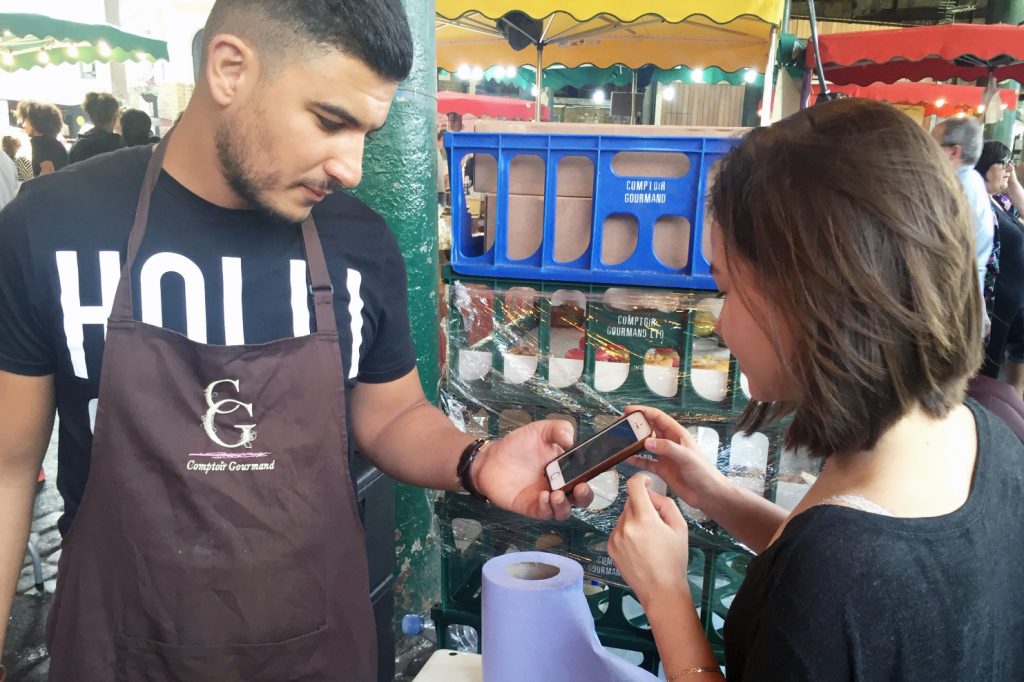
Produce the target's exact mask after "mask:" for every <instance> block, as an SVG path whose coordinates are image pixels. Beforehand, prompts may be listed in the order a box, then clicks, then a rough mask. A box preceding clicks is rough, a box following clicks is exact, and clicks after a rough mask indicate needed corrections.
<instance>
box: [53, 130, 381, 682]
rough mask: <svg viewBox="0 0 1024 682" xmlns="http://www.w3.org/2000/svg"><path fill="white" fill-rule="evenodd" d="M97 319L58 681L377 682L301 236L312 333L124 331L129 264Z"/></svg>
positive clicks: (335, 405)
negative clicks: (93, 411)
mask: <svg viewBox="0 0 1024 682" xmlns="http://www.w3.org/2000/svg"><path fill="white" fill-rule="evenodd" d="M166 144H167V140H166V138H165V140H164V141H163V142H162V143H161V144H160V145H159V146H158V147H157V148H156V150H155V151H154V153H153V158H152V160H151V161H150V163H149V167H148V169H147V171H146V177H145V181H144V183H143V187H142V192H141V194H140V196H139V204H138V209H137V212H136V216H135V225H134V226H133V227H132V232H131V236H130V237H129V240H128V256H127V262H126V263H125V266H124V270H123V271H122V273H121V281H120V284H119V285H118V289H117V296H116V298H115V300H114V307H113V314H112V315H111V317H110V320H109V323H108V326H107V337H106V348H105V350H104V355H103V368H102V374H101V379H100V392H99V402H98V413H97V417H96V430H95V436H94V438H93V446H92V465H91V470H90V473H89V480H88V483H87V485H86V489H85V496H84V499H83V501H82V506H81V508H80V509H79V511H78V515H77V517H76V518H75V521H74V523H73V524H72V527H71V530H70V531H69V533H68V535H67V537H65V539H64V544H63V552H62V555H61V558H60V570H59V580H58V587H57V593H56V595H55V596H54V600H53V606H52V608H51V611H50V619H49V623H48V632H47V639H48V644H49V649H50V679H51V680H54V681H57V682H72V681H73V682H110V681H112V680H114V681H116V682H148V681H153V682H158V681H159V682H164V681H167V680H181V681H182V682H205V681H209V682H234V681H238V682H261V681H264V680H266V681H268V682H269V681H273V682H282V681H284V680H331V681H334V680H346V681H348V680H352V681H354V682H371V681H372V680H375V679H376V672H375V670H376V642H375V635H374V627H373V613H372V610H371V607H370V601H369V594H368V590H367V585H368V577H367V569H366V557H365V552H364V550H363V546H364V545H363V529H362V526H361V524H360V521H359V516H358V511H357V508H356V500H355V499H354V493H353V486H352V483H351V481H350V478H349V472H348V457H347V452H348V450H347V447H348V446H347V436H346V433H347V432H346V428H347V426H346V422H345V383H344V376H343V370H342V366H341V352H340V349H339V343H338V332H337V324H336V322H335V316H334V306H333V289H332V287H331V283H330V276H329V274H328V271H327V264H326V262H325V260H324V254H323V249H322V247H321V244H320V240H319V238H318V237H317V234H316V227H315V225H314V223H313V220H312V218H308V219H307V220H306V221H305V222H304V223H303V224H302V240H303V245H304V248H305V253H306V259H307V261H308V263H309V270H310V279H311V282H312V287H311V289H312V292H313V299H314V307H315V311H316V328H317V331H316V332H315V333H314V334H312V335H310V336H305V337H299V338H288V339H283V340H280V341H274V342H271V343H265V344H261V345H252V346H209V345H204V344H201V343H195V342H193V341H191V340H189V339H187V338H185V337H184V336H182V335H180V334H178V333H175V332H173V331H170V330H166V329H160V328H157V327H153V326H149V325H146V324H142V323H140V322H136V321H135V319H134V316H133V309H132V288H131V283H130V282H131V277H130V273H131V271H132V264H133V263H134V261H135V258H136V256H137V254H138V252H139V246H140V244H141V243H142V239H143V236H144V234H145V231H146V224H147V222H148V216H149V201H150V197H151V195H152V193H153V189H154V188H155V186H156V183H157V179H158V178H159V175H160V171H161V166H162V163H163V157H164V152H165V150H166Z"/></svg>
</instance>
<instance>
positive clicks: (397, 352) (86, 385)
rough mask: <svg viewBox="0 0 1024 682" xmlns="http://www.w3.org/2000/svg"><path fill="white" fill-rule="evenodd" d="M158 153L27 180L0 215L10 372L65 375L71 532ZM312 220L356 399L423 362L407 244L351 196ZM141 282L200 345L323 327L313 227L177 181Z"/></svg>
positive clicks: (154, 211) (138, 310)
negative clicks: (228, 204) (109, 334)
mask: <svg viewBox="0 0 1024 682" xmlns="http://www.w3.org/2000/svg"><path fill="white" fill-rule="evenodd" d="M150 154H151V151H150V148H149V147H132V148H129V149H124V150H121V151H117V152H112V153H110V154H104V155H102V156H97V157H95V158H92V159H89V160H88V161H84V162H82V163H80V164H75V165H74V166H71V167H69V168H68V169H67V170H65V171H64V172H61V173H56V174H53V175H47V176H44V177H42V178H39V179H37V180H35V181H33V182H30V183H28V184H26V185H25V186H24V188H23V189H22V191H21V193H19V195H18V196H17V197H16V198H15V200H14V201H12V202H11V203H10V204H8V206H7V207H6V208H5V209H4V210H3V212H0V245H3V248H2V249H0V370H4V371H7V372H12V373H15V374H22V375H32V376H44V375H47V374H54V375H55V382H56V390H57V411H58V414H59V416H60V440H59V446H58V456H59V467H58V476H57V486H58V489H59V490H60V492H61V494H62V495H63V497H64V503H65V514H64V517H63V518H62V519H61V522H60V524H59V527H60V529H61V531H62V532H66V531H67V529H68V527H69V526H70V523H71V521H72V519H73V517H74V514H75V512H76V511H77V509H78V505H79V503H80V502H81V499H82V494H83V491H84V489H85V482H86V478H87V476H88V473H89V458H90V452H91V444H92V428H93V427H94V424H93V422H94V420H95V415H96V398H97V396H98V394H99V378H100V361H101V359H102V355H103V340H104V332H105V323H106V319H107V318H108V317H109V314H110V307H111V306H112V304H113V299H114V290H115V288H116V286H117V282H118V278H119V271H120V268H121V265H122V264H123V263H124V259H125V247H126V242H127V239H128V233H129V232H130V230H131V226H132V221H133V218H134V214H135V206H136V201H137V200H138V194H139V190H140V188H141V185H142V176H143V174H144V172H145V169H146V163H147V161H148V160H149V158H150ZM313 217H314V219H315V220H316V224H317V230H318V233H319V235H320V240H321V242H322V244H323V248H324V252H325V254H326V257H327V264H328V269H329V270H330V274H331V280H332V282H333V284H334V291H335V293H334V296H335V299H334V300H335V311H336V316H337V323H338V332H339V336H340V342H341V355H342V357H341V358H340V360H341V362H342V365H343V369H344V371H345V376H346V378H347V379H346V389H348V390H351V389H352V388H353V387H354V386H355V385H356V383H357V381H358V382H368V383H383V382H387V381H392V380H394V379H398V378H400V377H403V376H405V375H406V374H408V373H409V372H410V371H412V369H413V368H414V367H415V364H416V355H415V351H414V349H413V346H412V340H411V338H410V335H409V318H408V313H407V309H406V298H407V288H406V277H405V264H404V261H403V260H402V255H401V253H400V252H399V249H398V245H397V243H396V242H395V239H394V236H393V235H392V234H391V232H390V230H389V229H388V226H387V225H386V224H385V222H384V221H383V219H382V218H381V217H380V216H379V215H377V214H376V213H374V212H373V211H372V210H371V209H369V208H368V207H367V206H366V205H364V204H363V203H362V202H360V201H359V200H357V199H356V198H354V197H352V196H351V195H349V194H345V193H343V192H336V193H335V194H334V195H332V196H331V197H329V198H328V199H326V200H324V201H323V202H322V203H321V204H320V205H319V206H317V207H316V209H314V211H313ZM132 284H133V291H134V295H133V301H134V303H135V316H136V318H137V319H141V320H142V321H144V322H147V323H149V324H153V325H157V326H162V327H165V328H167V329H172V330H175V331H178V332H180V333H182V334H187V335H188V336H189V337H190V338H192V339H193V340H197V341H205V342H206V343H210V344H228V345H239V344H242V343H246V344H258V343H265V342H268V341H273V340H276V339H281V338H288V337H292V336H299V335H304V334H307V333H309V331H310V330H311V329H312V330H315V328H316V322H315V317H314V316H313V312H312V301H311V297H310V296H309V295H308V284H307V270H306V264H305V259H304V256H303V250H302V240H301V237H300V232H299V227H298V226H297V225H291V224H287V223H284V222H281V221H279V220H275V219H272V218H269V217H267V216H265V215H263V214H261V213H258V212H256V211H240V210H229V209H225V208H220V207H218V206H215V205H213V204H210V203H208V202H206V201H204V200H203V199H201V198H199V197H198V196H196V195H194V194H192V193H191V192H189V191H188V190H187V189H186V188H185V187H183V186H182V185H181V184H179V183H178V182H176V181H175V180H174V179H173V178H172V177H171V176H170V175H168V174H167V173H163V174H162V175H161V177H160V181H159V183H158V184H157V187H156V190H155V191H154V194H153V198H152V208H151V212H150V222H149V227H148V230H147V232H146V238H145V240H144V241H143V244H142V248H141V251H140V253H139V257H138V259H137V260H136V263H135V267H134V270H133V273H132ZM353 338H356V339H358V342H357V343H355V344H353V341H352V340H353ZM139 390H156V389H154V388H152V387H150V388H147V387H140V388H139ZM351 447H352V444H351V438H350V443H349V454H351ZM339 454H340V455H341V456H344V453H339Z"/></svg>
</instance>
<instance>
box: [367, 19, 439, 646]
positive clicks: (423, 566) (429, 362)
mask: <svg viewBox="0 0 1024 682" xmlns="http://www.w3.org/2000/svg"><path fill="white" fill-rule="evenodd" d="M402 4H403V5H404V6H405V11H406V14H407V15H408V17H409V25H410V27H411V28H412V32H413V42H414V44H415V62H414V64H413V71H412V73H411V74H410V75H409V78H408V79H407V80H406V81H404V82H403V83H402V84H401V86H400V87H399V90H398V94H397V96H396V97H395V101H394V104H392V106H391V114H390V116H389V117H388V123H387V125H386V126H385V128H384V129H383V130H381V131H380V132H378V133H376V134H375V135H374V139H373V141H372V142H370V143H369V144H367V146H366V156H365V159H364V162H363V179H362V182H361V183H360V185H359V187H358V188H357V189H356V190H355V192H354V193H355V194H356V195H357V196H359V197H360V198H361V199H363V200H364V201H366V202H367V203H368V204H369V205H370V206H372V207H373V208H374V209H376V210H377V212H379V213H380V214H381V215H383V216H384V218H385V219H386V220H387V222H388V225H390V226H391V230H392V232H394V234H395V237H396V238H397V239H398V244H399V246H400V247H401V249H402V253H403V254H404V255H405V265H406V269H407V271H408V278H409V321H410V324H411V328H412V336H413V342H414V343H415V345H416V353H417V357H418V359H419V362H418V365H419V373H420V380H421V381H422V383H423V390H424V391H425V392H426V394H427V397H428V398H429V399H430V401H431V402H435V403H436V400H437V380H438V371H439V370H438V329H439V326H438V325H439V323H438V319H437V310H438V301H437V282H438V263H437V190H436V187H437V186H436V184H435V179H434V173H435V168H434V166H435V164H436V158H437V152H436V151H435V149H436V146H435V145H436V142H435V140H436V134H437V133H436V128H437V123H436V111H437V80H436V79H437V76H436V73H437V72H436V67H435V62H436V55H435V47H434V1H433V0H402ZM433 497H434V495H433V493H432V492H430V491H426V490H423V489H421V488H414V487H411V486H406V485H402V484H399V485H398V486H397V489H396V500H395V502H396V505H395V506H396V523H395V537H396V541H397V566H396V568H395V576H396V578H397V582H396V585H395V617H396V619H397V620H399V621H400V620H401V617H402V615H403V614H405V613H423V612H426V611H429V609H430V606H431V605H432V604H433V603H434V602H435V601H436V600H437V599H438V598H439V592H440V556H439V553H438V542H437V541H436V537H437V534H436V532H432V524H433V523H434V516H433ZM398 644H399V647H400V646H401V641H399V642H398Z"/></svg>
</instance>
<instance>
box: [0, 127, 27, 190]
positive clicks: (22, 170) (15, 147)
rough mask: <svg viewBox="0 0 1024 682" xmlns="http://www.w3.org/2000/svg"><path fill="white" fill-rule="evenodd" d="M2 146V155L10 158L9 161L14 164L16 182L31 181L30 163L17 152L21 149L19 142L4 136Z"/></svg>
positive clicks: (11, 136)
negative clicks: (16, 172)
mask: <svg viewBox="0 0 1024 682" xmlns="http://www.w3.org/2000/svg"><path fill="white" fill-rule="evenodd" d="M3 146H4V153H5V154H7V156H9V157H11V161H13V162H14V165H15V167H16V168H17V169H18V182H25V181H26V180H31V179H32V178H33V177H34V176H33V174H32V161H30V160H29V159H26V158H25V157H24V156H19V155H18V151H19V150H20V149H21V140H19V139H18V138H16V137H15V136H13V135H4V137H3Z"/></svg>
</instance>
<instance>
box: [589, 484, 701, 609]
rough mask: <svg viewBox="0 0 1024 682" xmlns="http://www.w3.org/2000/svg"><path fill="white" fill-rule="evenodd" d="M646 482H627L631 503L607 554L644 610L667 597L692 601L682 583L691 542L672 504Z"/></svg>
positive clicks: (628, 502)
mask: <svg viewBox="0 0 1024 682" xmlns="http://www.w3.org/2000/svg"><path fill="white" fill-rule="evenodd" d="M649 481H650V479H648V478H647V477H646V476H644V475H642V474H637V475H636V476H633V477H632V478H631V479H629V482H628V483H627V487H628V489H629V499H628V500H627V501H626V505H625V507H624V509H623V510H622V516H620V517H619V522H618V523H617V524H616V526H615V530H614V531H612V534H611V536H610V537H609V538H608V554H609V556H611V558H612V561H614V562H615V566H616V567H617V568H618V569H619V573H621V574H622V577H623V578H625V579H626V582H627V583H629V586H630V587H631V588H633V592H635V593H636V597H637V599H638V600H639V601H640V604H641V605H642V606H644V608H645V609H646V608H647V607H648V606H649V605H650V604H651V603H652V600H655V599H658V598H660V597H668V596H669V595H674V596H684V597H685V599H689V598H690V589H689V587H688V586H687V582H686V566H687V564H688V563H689V541H688V536H687V529H686V521H685V520H684V519H683V515H682V514H681V513H680V512H679V507H677V506H676V503H675V502H674V501H673V500H671V499H669V498H667V497H665V496H664V495H659V494H658V493H656V492H654V491H652V490H650V489H649V488H648V483H649Z"/></svg>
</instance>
